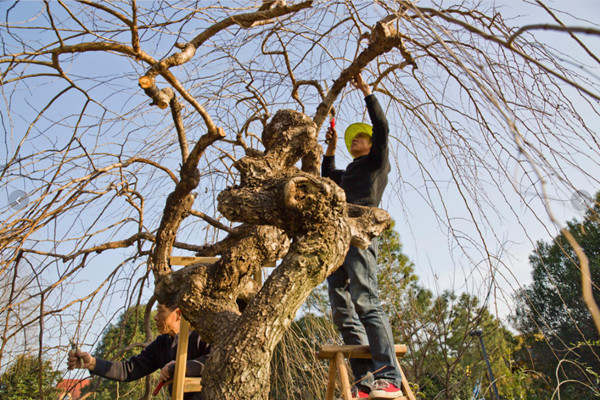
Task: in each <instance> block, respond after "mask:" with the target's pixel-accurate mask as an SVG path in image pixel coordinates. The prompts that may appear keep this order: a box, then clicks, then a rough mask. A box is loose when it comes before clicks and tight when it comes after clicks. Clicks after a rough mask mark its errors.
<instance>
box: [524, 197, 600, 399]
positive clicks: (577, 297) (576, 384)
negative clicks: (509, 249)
mask: <svg viewBox="0 0 600 400" xmlns="http://www.w3.org/2000/svg"><path fill="white" fill-rule="evenodd" d="M599 200H600V193H598V194H597V196H596V203H595V205H594V207H593V208H591V209H590V210H588V212H587V213H586V214H585V216H584V218H583V220H582V221H577V220H573V221H570V222H568V223H567V229H568V230H569V231H570V232H571V234H572V235H573V236H574V237H575V239H576V240H577V242H578V243H579V244H580V245H581V247H582V248H583V251H584V252H585V254H586V255H587V257H588V259H589V267H590V272H591V279H592V282H593V287H592V294H593V296H594V299H595V300H596V303H600V289H599V288H598V282H600V219H599V218H598V216H599V213H600V207H599V204H600V203H599ZM529 262H530V264H531V266H532V268H533V272H532V276H533V282H532V283H531V284H530V285H529V286H527V287H525V288H523V289H522V290H520V291H519V292H518V293H517V295H516V300H517V310H516V314H515V316H514V322H515V327H516V328H517V329H518V330H519V332H520V333H521V334H522V335H523V341H524V349H523V352H522V359H523V361H524V362H525V363H527V365H528V366H529V367H530V368H532V369H535V370H536V371H538V372H541V373H543V374H544V375H545V376H546V377H547V379H549V380H552V382H553V386H556V385H558V384H559V383H561V385H560V391H561V394H562V395H564V396H566V397H568V398H589V397H590V396H595V397H600V384H599V382H600V381H599V378H598V371H600V340H599V339H600V337H599V334H598V332H597V330H596V328H595V326H594V323H593V321H592V317H591V314H590V312H589V310H588V309H587V307H586V305H585V303H584V301H583V297H582V289H581V272H580V270H579V261H578V259H577V256H576V255H575V252H574V251H573V248H572V247H571V246H570V245H569V244H568V242H567V240H566V238H565V237H564V235H563V234H560V235H558V236H556V237H555V238H554V240H553V241H552V243H545V242H543V241H539V242H538V243H537V244H536V247H535V250H534V252H533V253H532V254H531V256H530V257H529Z"/></svg>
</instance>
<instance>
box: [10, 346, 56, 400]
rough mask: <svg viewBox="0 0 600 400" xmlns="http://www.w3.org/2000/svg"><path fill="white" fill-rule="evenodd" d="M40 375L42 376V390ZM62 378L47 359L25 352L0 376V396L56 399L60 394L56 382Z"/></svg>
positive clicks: (35, 399) (13, 398)
mask: <svg viewBox="0 0 600 400" xmlns="http://www.w3.org/2000/svg"><path fill="white" fill-rule="evenodd" d="M39 376H41V377H42V388H41V389H42V390H41V391H40V386H39V381H38V378H39ZM60 378H61V373H60V371H55V370H54V369H53V368H52V364H51V363H50V362H49V361H47V360H42V362H41V363H40V360H39V359H38V357H37V356H34V355H29V354H23V355H20V356H18V357H17V359H16V361H15V362H14V363H13V364H11V365H10V366H8V368H7V369H6V370H5V372H4V373H3V374H2V376H1V377H0V398H2V399H3V400H38V399H55V398H56V396H57V395H58V390H57V389H56V384H57V383H58V381H59V380H60Z"/></svg>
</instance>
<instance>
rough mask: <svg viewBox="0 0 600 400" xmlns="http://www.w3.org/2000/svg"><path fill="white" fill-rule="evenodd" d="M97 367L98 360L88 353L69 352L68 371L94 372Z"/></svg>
mask: <svg viewBox="0 0 600 400" xmlns="http://www.w3.org/2000/svg"><path fill="white" fill-rule="evenodd" d="M95 367H96V359H95V358H94V357H93V356H92V355H90V353H86V352H85V351H80V350H76V351H73V350H71V351H69V358H68V360H67V369H89V370H92V369H94V368H95Z"/></svg>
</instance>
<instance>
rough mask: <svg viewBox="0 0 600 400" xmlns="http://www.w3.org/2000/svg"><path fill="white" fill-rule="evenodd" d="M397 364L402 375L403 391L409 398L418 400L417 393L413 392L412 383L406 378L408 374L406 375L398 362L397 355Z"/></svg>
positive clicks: (409, 399)
mask: <svg viewBox="0 0 600 400" xmlns="http://www.w3.org/2000/svg"><path fill="white" fill-rule="evenodd" d="M396 364H397V365H398V370H400V375H401V376H402V391H403V392H404V395H405V396H406V397H408V400H416V398H415V394H414V393H413V391H412V389H411V388H410V385H409V384H408V380H407V379H406V375H404V371H403V370H402V367H401V366H400V363H399V362H398V358H397V357H396Z"/></svg>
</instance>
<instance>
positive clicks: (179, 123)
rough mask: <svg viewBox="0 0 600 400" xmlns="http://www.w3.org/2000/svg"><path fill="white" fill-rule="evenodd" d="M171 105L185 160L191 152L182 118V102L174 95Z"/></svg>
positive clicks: (182, 155)
mask: <svg viewBox="0 0 600 400" xmlns="http://www.w3.org/2000/svg"><path fill="white" fill-rule="evenodd" d="M169 105H170V106H171V115H172V116H173V123H174V124H175V129H176V130H177V139H178V140H179V149H180V150H181V160H182V162H185V160H186V159H187V158H188V155H189V154H190V150H189V149H188V142H187V138H186V136H185V127H184V126H183V119H182V118H181V109H182V107H181V104H180V103H179V102H178V101H177V97H176V96H173V97H172V98H171V101H170V102H169Z"/></svg>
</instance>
